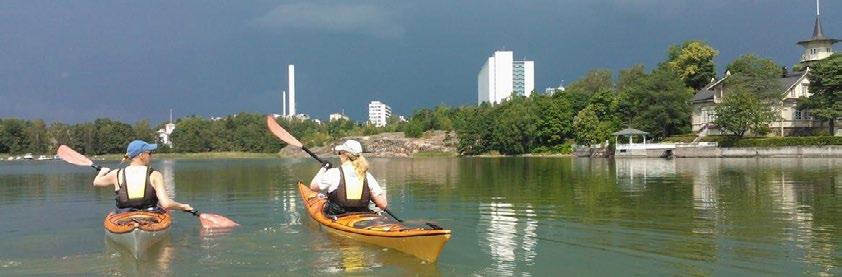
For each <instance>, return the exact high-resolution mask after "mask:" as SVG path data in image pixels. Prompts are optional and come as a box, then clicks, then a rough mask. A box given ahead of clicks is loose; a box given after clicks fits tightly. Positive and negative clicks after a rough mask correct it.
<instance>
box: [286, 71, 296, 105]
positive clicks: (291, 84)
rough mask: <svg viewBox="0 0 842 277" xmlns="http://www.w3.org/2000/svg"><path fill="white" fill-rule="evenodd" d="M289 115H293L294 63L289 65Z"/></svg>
mask: <svg viewBox="0 0 842 277" xmlns="http://www.w3.org/2000/svg"><path fill="white" fill-rule="evenodd" d="M288 84H289V114H288V115H289V116H295V115H296V112H295V65H293V64H291V65H289V83H288Z"/></svg>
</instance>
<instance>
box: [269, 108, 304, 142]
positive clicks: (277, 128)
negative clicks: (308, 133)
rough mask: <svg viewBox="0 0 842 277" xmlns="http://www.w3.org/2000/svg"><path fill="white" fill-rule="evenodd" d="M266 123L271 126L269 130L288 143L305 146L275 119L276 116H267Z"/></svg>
mask: <svg viewBox="0 0 842 277" xmlns="http://www.w3.org/2000/svg"><path fill="white" fill-rule="evenodd" d="M266 125H268V126H269V131H270V132H272V134H273V135H275V136H276V137H278V138H279V139H281V140H282V141H284V142H286V143H287V144H289V145H292V146H295V147H299V148H300V147H302V146H304V145H303V144H301V142H300V141H298V139H296V138H295V137H293V136H292V135H291V134H290V133H289V132H287V130H284V128H283V127H281V125H278V122H277V121H275V118H274V117H272V116H271V115H267V116H266Z"/></svg>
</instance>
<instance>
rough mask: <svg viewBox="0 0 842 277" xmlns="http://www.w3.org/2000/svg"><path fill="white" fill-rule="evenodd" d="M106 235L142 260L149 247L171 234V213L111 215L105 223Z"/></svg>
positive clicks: (144, 212) (145, 212)
mask: <svg viewBox="0 0 842 277" xmlns="http://www.w3.org/2000/svg"><path fill="white" fill-rule="evenodd" d="M103 225H104V226H105V235H106V236H108V238H109V239H111V240H112V241H114V242H115V243H117V244H119V245H121V246H123V247H125V248H127V249H128V250H129V251H130V252H131V253H132V255H134V257H135V258H140V257H142V256H143V254H144V253H145V252H146V250H147V249H149V247H151V246H152V245H155V244H156V243H158V242H160V241H161V240H163V239H164V238H165V237H166V236H167V235H169V233H170V225H172V218H171V217H170V213H169V212H152V211H134V212H123V213H118V214H115V213H113V212H112V213H109V214H108V216H106V217H105V221H104V222H103Z"/></svg>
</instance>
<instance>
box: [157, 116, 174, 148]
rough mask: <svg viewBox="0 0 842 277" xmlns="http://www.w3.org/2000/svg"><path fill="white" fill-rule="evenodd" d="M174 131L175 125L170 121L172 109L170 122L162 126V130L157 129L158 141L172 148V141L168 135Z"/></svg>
mask: <svg viewBox="0 0 842 277" xmlns="http://www.w3.org/2000/svg"><path fill="white" fill-rule="evenodd" d="M173 131H175V123H173V121H172V109H170V122H169V123H167V124H165V125H164V128H162V129H158V140H159V141H161V143H163V144H164V145H166V146H169V147H172V140H171V139H170V135H172V132H173Z"/></svg>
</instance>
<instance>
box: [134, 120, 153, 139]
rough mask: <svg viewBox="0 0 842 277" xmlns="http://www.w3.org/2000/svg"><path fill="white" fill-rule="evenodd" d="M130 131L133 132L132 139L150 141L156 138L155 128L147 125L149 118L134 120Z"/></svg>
mask: <svg viewBox="0 0 842 277" xmlns="http://www.w3.org/2000/svg"><path fill="white" fill-rule="evenodd" d="M132 133H134V139H139V140H143V141H146V142H150V143H152V142H154V141H157V140H158V136H157V135H156V133H155V130H153V129H152V127H151V126H150V125H149V120H146V119H144V120H141V121H138V122H136V123H135V124H134V126H132Z"/></svg>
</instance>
